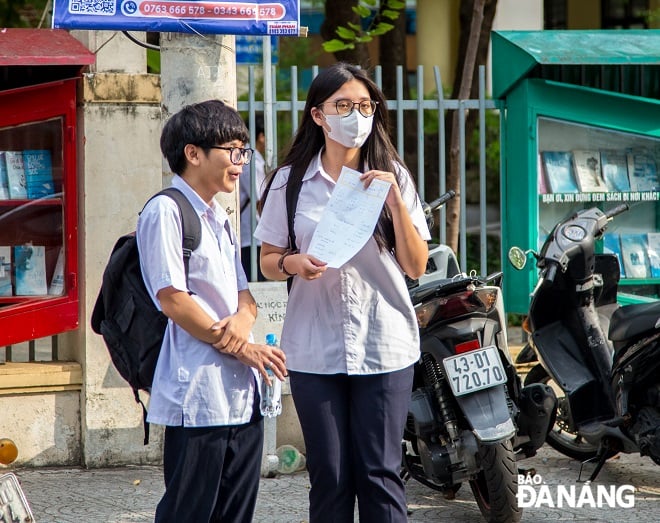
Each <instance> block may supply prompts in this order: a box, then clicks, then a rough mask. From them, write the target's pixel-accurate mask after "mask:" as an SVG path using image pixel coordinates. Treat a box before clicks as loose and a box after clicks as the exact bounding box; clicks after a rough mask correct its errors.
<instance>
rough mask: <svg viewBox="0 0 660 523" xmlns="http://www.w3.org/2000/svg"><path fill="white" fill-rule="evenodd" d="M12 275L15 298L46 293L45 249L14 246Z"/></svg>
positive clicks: (32, 246) (33, 246) (41, 247)
mask: <svg viewBox="0 0 660 523" xmlns="http://www.w3.org/2000/svg"><path fill="white" fill-rule="evenodd" d="M14 275H15V278H16V295H17V296H42V295H45V294H47V293H48V285H47V283H46V247H44V246H43V245H32V244H29V243H28V244H25V245H15V246H14Z"/></svg>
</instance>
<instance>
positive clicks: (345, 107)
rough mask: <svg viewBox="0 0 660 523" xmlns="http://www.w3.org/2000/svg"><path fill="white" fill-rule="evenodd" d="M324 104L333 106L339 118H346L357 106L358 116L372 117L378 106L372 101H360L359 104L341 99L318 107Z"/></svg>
mask: <svg viewBox="0 0 660 523" xmlns="http://www.w3.org/2000/svg"><path fill="white" fill-rule="evenodd" d="M325 104H335V109H337V114H338V115H339V116H348V115H349V114H351V113H352V112H353V109H354V108H355V106H356V105H357V106H358V111H360V114H361V115H362V116H364V117H365V118H369V117H370V116H373V115H374V112H375V111H376V105H378V102H376V101H374V100H360V101H359V102H354V101H353V100H349V99H347V98H342V99H340V100H336V101H334V102H323V103H321V104H319V105H325Z"/></svg>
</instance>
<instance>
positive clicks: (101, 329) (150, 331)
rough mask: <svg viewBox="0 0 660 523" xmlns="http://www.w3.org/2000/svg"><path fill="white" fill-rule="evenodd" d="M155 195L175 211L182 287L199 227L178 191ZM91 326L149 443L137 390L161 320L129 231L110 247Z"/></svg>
mask: <svg viewBox="0 0 660 523" xmlns="http://www.w3.org/2000/svg"><path fill="white" fill-rule="evenodd" d="M161 194H164V195H167V196H169V197H170V198H172V199H173V200H174V201H175V202H176V203H177V205H178V207H179V214H180V216H181V225H182V228H183V238H182V247H183V250H182V254H183V263H184V267H185V271H186V286H187V285H188V265H189V262H190V256H191V254H192V251H194V250H195V249H196V248H197V247H198V246H199V242H200V240H201V234H202V227H201V223H200V220H199V216H198V215H197V212H196V211H195V209H194V208H193V206H192V204H191V203H190V202H189V201H188V199H187V198H186V197H185V196H184V195H183V193H182V192H181V191H179V190H178V189H175V188H173V187H169V188H167V189H164V190H162V191H160V192H159V193H157V194H155V195H154V196H152V198H155V197H156V196H159V195H161ZM150 200H151V199H150ZM91 323H92V329H93V330H94V332H96V333H97V334H101V335H102V336H103V341H104V342H105V344H106V346H107V347H108V351H109V352H110V357H111V358H112V363H113V364H114V366H115V368H116V369H117V371H118V372H119V374H120V375H121V376H122V378H124V379H125V380H126V381H127V382H128V384H129V385H130V386H131V388H132V389H133V394H134V396H135V401H136V402H138V403H139V404H140V405H142V414H143V418H144V444H145V445H146V444H147V443H149V425H148V423H147V409H146V407H145V405H144V403H143V402H142V400H141V399H140V396H139V394H138V390H140V389H142V390H145V391H147V392H150V390H151V384H152V381H153V378H154V371H155V370H156V363H157V361H158V355H159V354H160V347H161V345H162V343H163V337H164V335H165V328H166V327H167V317H166V316H165V315H164V314H163V313H162V312H161V311H159V310H158V309H157V308H156V306H155V305H154V303H153V301H152V300H151V297H150V296H149V293H148V292H147V288H146V286H145V284H144V280H143V279H142V272H141V270H140V258H139V253H138V247H137V240H136V237H135V232H132V233H130V234H125V235H124V236H121V237H120V238H119V239H118V240H117V242H116V243H115V246H114V247H113V248H112V252H111V254H110V260H109V261H108V264H107V265H106V268H105V270H104V272H103V281H102V283H101V290H100V292H99V295H98V298H97V299H96V304H95V305H94V310H93V312H92V321H91Z"/></svg>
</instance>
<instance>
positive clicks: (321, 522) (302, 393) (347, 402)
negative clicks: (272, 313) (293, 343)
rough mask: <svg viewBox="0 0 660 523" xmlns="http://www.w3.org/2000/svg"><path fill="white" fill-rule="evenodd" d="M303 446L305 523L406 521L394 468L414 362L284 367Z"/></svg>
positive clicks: (400, 485)
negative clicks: (365, 369)
mask: <svg viewBox="0 0 660 523" xmlns="http://www.w3.org/2000/svg"><path fill="white" fill-rule="evenodd" d="M289 376H290V383H291V392H292V394H293V400H294V403H295V406H296V410H297V411H298V417H299V419H300V423H301V426H302V431H303V437H304V440H305V447H306V458H307V469H308V470H309V476H310V481H311V490H310V493H309V516H310V523H326V522H328V523H329V522H335V523H349V522H350V523H352V522H353V513H354V509H355V500H356V499H357V502H358V510H359V514H360V522H361V523H371V522H373V523H394V522H396V523H404V522H406V521H408V518H407V510H406V496H405V489H404V485H403V482H402V481H401V478H400V477H399V470H400V467H401V440H402V438H403V428H404V424H405V422H406V417H407V415H408V406H409V404H410V393H411V390H412V380H413V367H412V366H411V367H408V368H406V369H403V370H401V371H397V372H389V373H384V374H372V375H366V376H364V375H363V376H348V375H346V374H330V375H323V374H308V373H302V372H292V371H290V372H289Z"/></svg>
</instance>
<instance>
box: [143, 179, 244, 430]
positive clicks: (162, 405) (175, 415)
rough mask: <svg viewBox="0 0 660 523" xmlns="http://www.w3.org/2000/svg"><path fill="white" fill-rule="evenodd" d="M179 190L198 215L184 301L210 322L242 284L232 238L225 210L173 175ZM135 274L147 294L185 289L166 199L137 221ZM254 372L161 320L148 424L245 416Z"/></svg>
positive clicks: (176, 219) (173, 212)
mask: <svg viewBox="0 0 660 523" xmlns="http://www.w3.org/2000/svg"><path fill="white" fill-rule="evenodd" d="M172 186H173V187H176V188H177V189H179V190H181V191H182V192H183V194H184V195H185V196H186V197H187V198H188V200H190V202H191V203H192V205H193V207H194V208H195V210H196V211H197V213H198V214H199V217H200V220H201V223H202V238H201V242H200V245H199V247H198V248H197V249H195V250H194V251H193V253H192V256H191V258H190V267H189V277H188V282H189V290H190V291H192V292H193V293H194V294H193V295H192V298H193V299H194V300H195V301H196V302H197V303H198V304H199V305H200V306H201V307H202V308H203V309H204V310H205V311H206V312H207V313H208V314H209V315H210V316H211V317H212V318H213V319H215V320H219V319H222V318H224V317H226V316H228V315H231V314H234V313H235V312H236V310H237V308H238V291H240V290H243V289H247V288H248V284H247V279H246V277H245V273H244V272H243V268H242V266H241V263H240V256H239V252H238V250H239V249H240V247H239V246H238V241H237V238H236V235H235V233H234V231H233V230H232V228H231V225H230V223H229V220H228V217H227V213H226V212H225V211H224V210H223V209H222V208H221V207H220V205H218V204H217V202H215V201H213V202H212V205H211V206H208V205H207V204H206V203H205V202H204V201H203V200H202V199H201V198H200V197H199V195H198V194H197V193H196V192H195V191H194V190H193V189H192V188H191V187H190V186H189V185H188V184H187V183H186V182H185V181H184V180H183V179H182V178H181V177H179V176H174V178H173V180H172ZM137 239H138V249H139V251H140V263H141V268H142V275H143V277H144V279H145V283H146V286H147V289H148V291H149V294H150V295H151V298H152V299H153V300H154V303H155V304H156V306H157V307H158V308H159V309H160V303H159V301H158V299H157V298H156V294H157V293H158V291H159V290H160V289H164V288H166V287H170V286H172V287H174V288H176V289H178V290H182V291H185V290H186V278H185V271H184V266H183V257H182V252H181V218H180V216H179V211H178V208H177V205H176V203H175V202H174V200H172V199H171V198H170V197H168V196H158V197H156V198H154V199H152V200H151V201H150V202H149V203H148V204H147V205H146V207H145V208H144V210H143V211H142V213H141V214H140V218H139V219H138V226H137ZM255 377H256V373H255V372H254V371H253V369H252V368H250V367H248V366H246V365H244V364H243V363H241V362H240V361H238V360H237V359H236V358H235V357H233V356H230V355H226V354H221V353H219V352H218V351H217V350H216V349H214V348H213V347H212V346H211V345H210V344H208V343H206V342H203V341H201V340H199V339H197V338H195V337H194V336H192V335H190V334H189V333H188V332H187V331H185V330H184V329H182V328H181V327H179V325H177V324H176V323H174V322H173V321H172V320H169V322H168V325H167V330H166V332H165V337H164V339H163V345H162V348H161V352H160V356H159V358H158V364H157V365H156V373H155V376H154V380H153V387H152V391H151V399H150V402H149V414H148V418H147V420H148V421H149V422H150V423H157V424H160V425H173V426H180V425H184V426H186V427H208V426H219V425H240V424H243V423H247V422H248V421H249V420H250V418H251V417H252V405H253V400H254V394H255V393H256V392H255V383H256V381H255Z"/></svg>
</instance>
